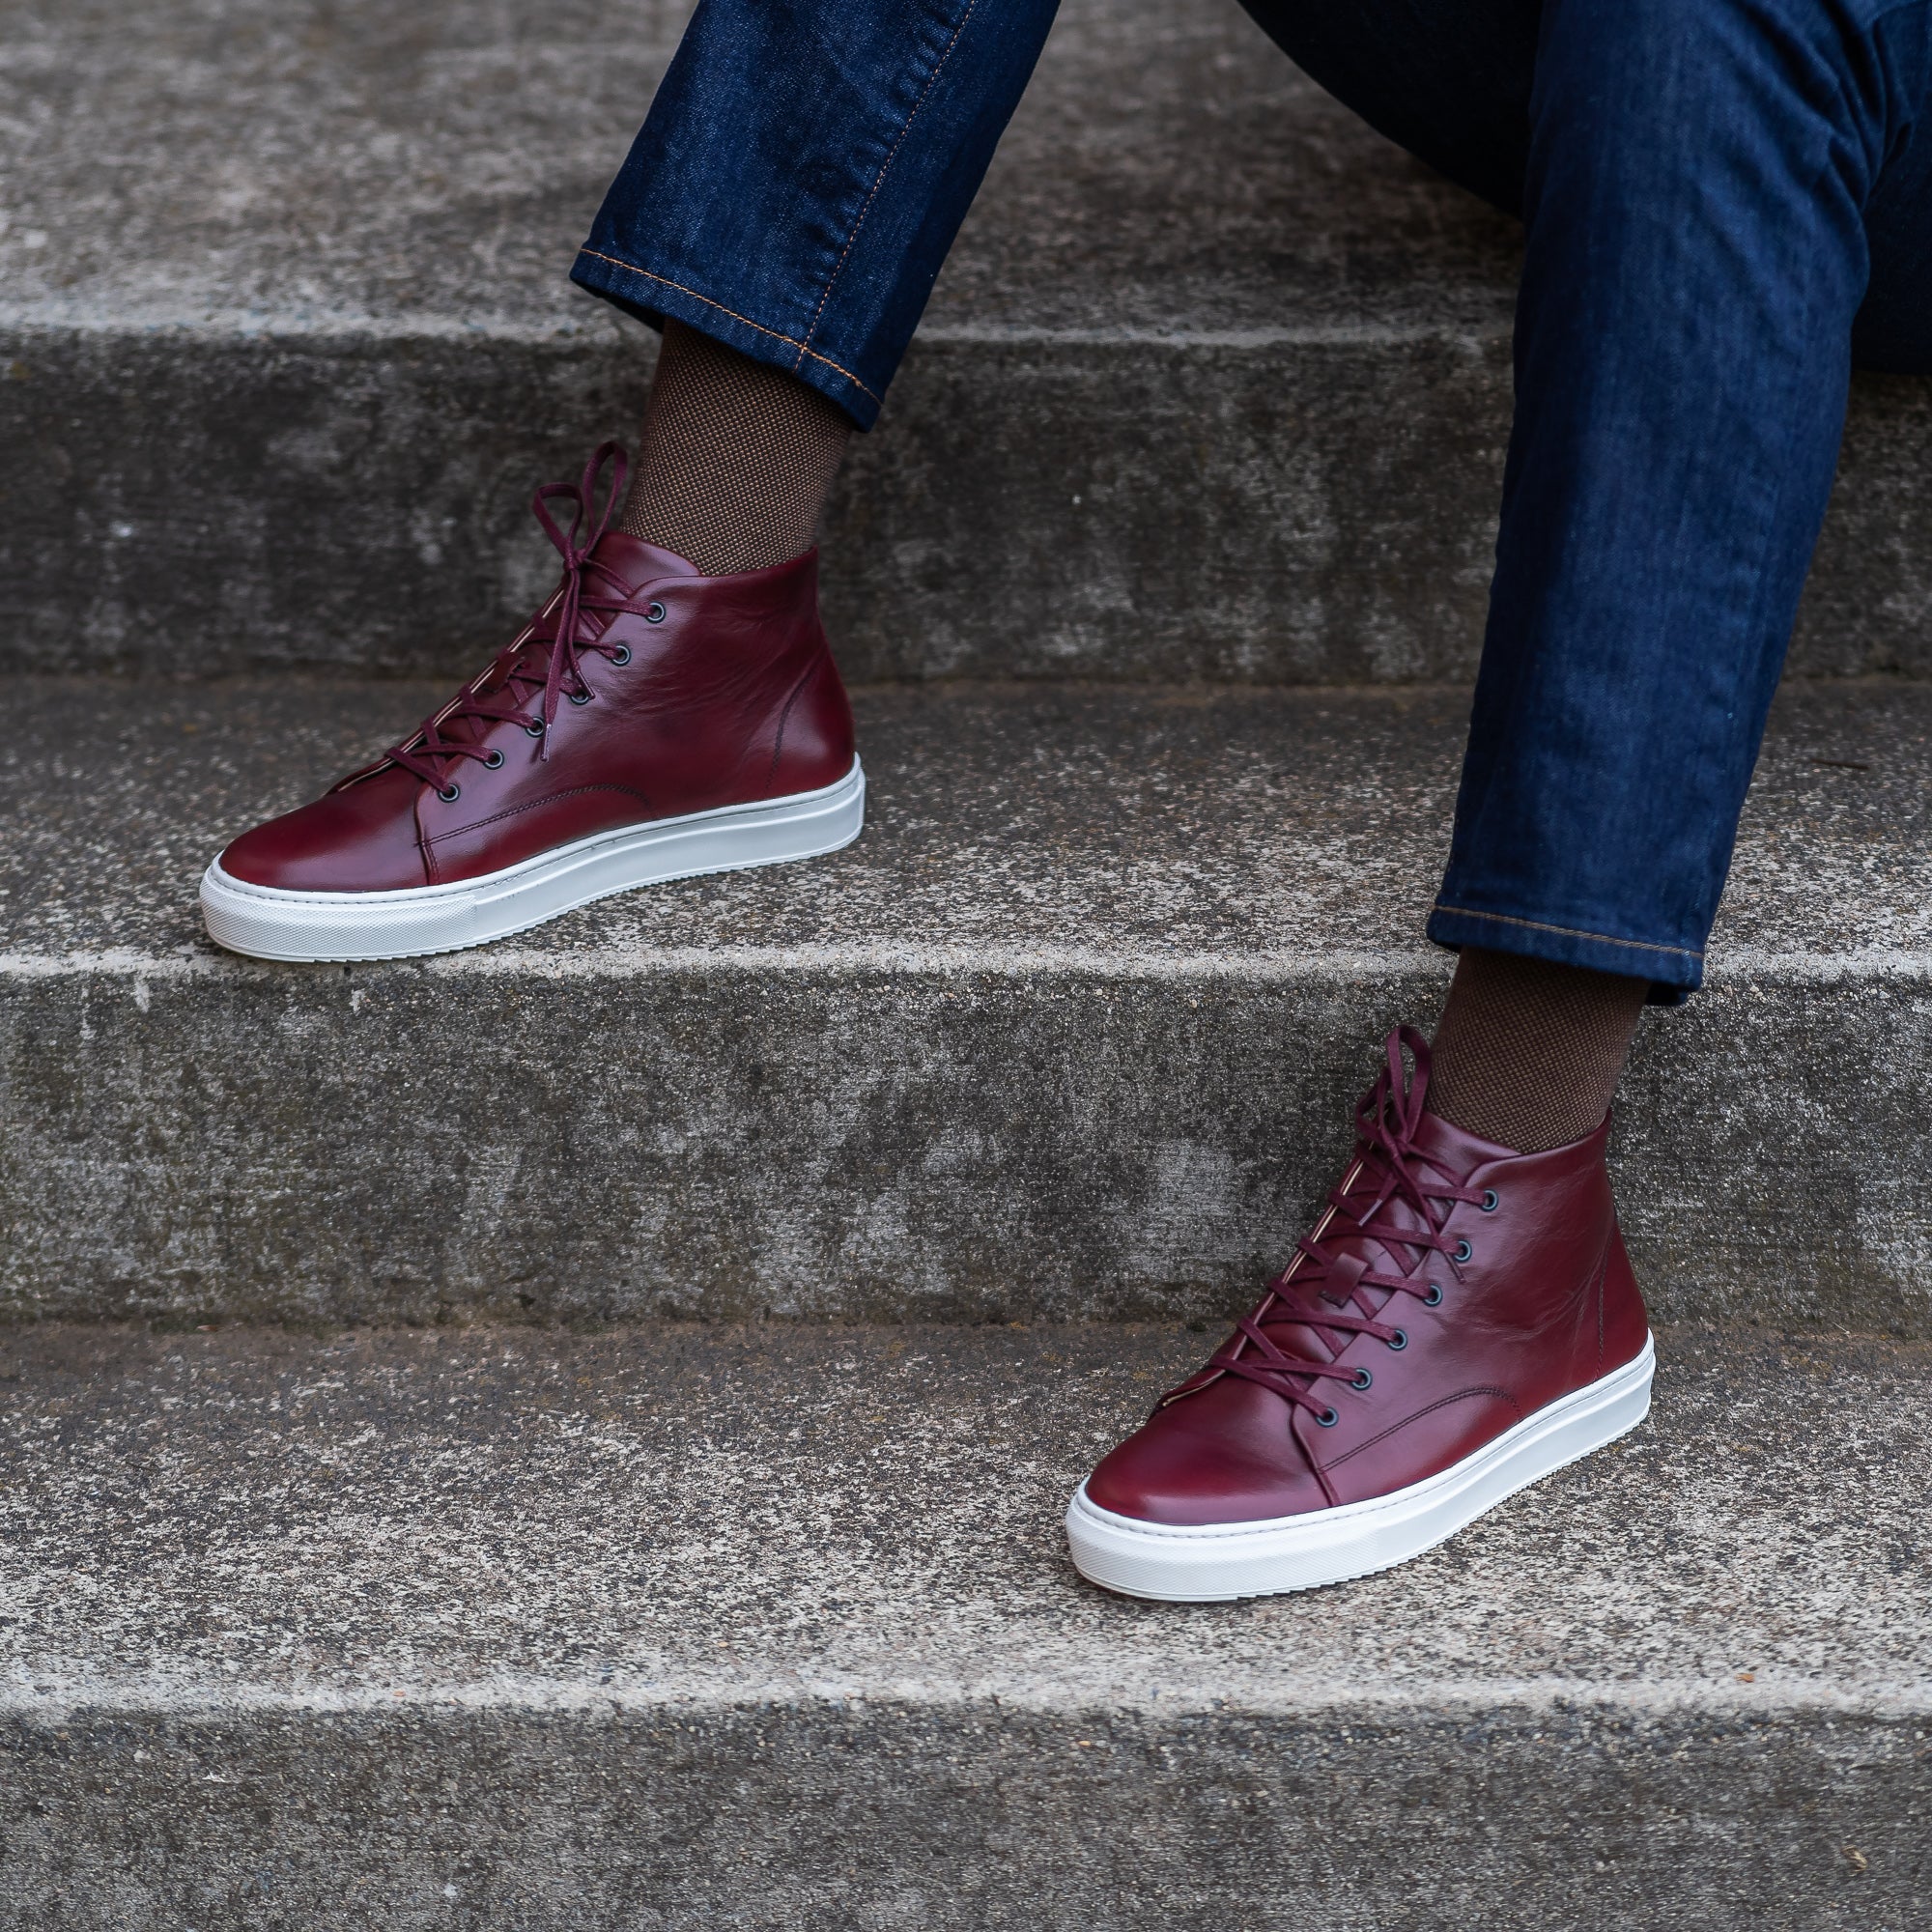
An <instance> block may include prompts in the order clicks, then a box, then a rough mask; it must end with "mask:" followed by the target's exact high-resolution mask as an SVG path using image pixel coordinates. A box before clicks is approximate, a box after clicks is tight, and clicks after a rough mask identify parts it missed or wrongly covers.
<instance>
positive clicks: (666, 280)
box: [577, 248, 880, 403]
mask: <svg viewBox="0 0 1932 1932" xmlns="http://www.w3.org/2000/svg"><path fill="white" fill-rule="evenodd" d="M577 252H578V253H579V254H580V255H588V256H589V257H590V259H591V260H592V261H593V262H609V263H610V264H611V267H612V268H613V269H622V270H624V271H625V272H626V273H627V274H632V275H641V276H643V278H644V280H645V281H647V282H657V283H659V284H660V285H661V286H663V287H665V288H668V289H675V290H676V291H677V292H678V294H679V295H681V296H689V297H690V298H692V300H693V301H701V302H702V303H703V304H704V306H705V307H706V308H715V309H716V310H717V311H718V313H719V314H720V315H728V316H729V317H730V318H731V320H732V321H733V322H742V323H743V324H744V325H745V327H747V328H755V329H756V330H757V331H758V333H759V334H760V335H769V336H770V337H771V338H772V340H773V341H774V342H782V343H783V344H785V346H786V347H787V348H790V349H796V350H797V351H798V352H799V355H801V357H803V356H806V355H810V357H811V359H812V360H813V361H814V362H823V363H824V364H825V366H826V367H827V368H828V369H834V370H837V371H838V374H839V375H841V376H843V377H844V378H845V380H846V381H847V382H848V383H850V384H852V386H853V387H854V388H855V389H865V390H866V394H867V395H868V396H871V398H872V400H873V402H875V403H876V402H878V401H879V400H880V399H879V397H878V396H876V395H874V394H873V392H872V391H871V390H870V389H867V388H866V385H865V384H864V383H862V382H860V380H859V379H858V377H856V376H855V375H853V373H852V372H851V370H849V369H847V368H845V367H843V366H842V365H841V364H839V363H837V362H835V361H833V359H832V357H831V356H829V355H820V354H819V353H818V351H817V350H815V349H808V348H807V347H806V346H805V344H804V343H802V342H801V341H800V340H799V339H798V337H797V336H795V335H784V334H781V332H780V331H779V330H778V329H776V328H767V327H765V325H764V324H763V323H762V322H753V320H752V318H751V317H750V316H749V315H740V314H739V313H738V311H737V310H736V309H735V308H726V307H725V304H724V303H723V302H721V301H713V300H712V299H711V298H710V297H709V296H701V295H699V294H698V293H697V291H696V289H688V288H686V287H685V285H684V284H683V283H682V282H674V281H672V280H671V278H670V277H669V276H668V275H654V274H652V273H651V271H650V270H648V269H640V268H639V267H638V265H637V264H636V263H635V262H625V261H621V260H619V258H618V257H617V256H615V255H604V254H600V253H599V252H598V251H597V250H596V249H595V248H580V249H579V250H578V251H577ZM819 306H820V307H821V308H822V307H823V306H824V304H823V303H822V302H821V303H820V304H819ZM813 321H814V323H815V322H816V318H815V317H814V318H813Z"/></svg>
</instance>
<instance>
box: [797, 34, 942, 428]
mask: <svg viewBox="0 0 1932 1932" xmlns="http://www.w3.org/2000/svg"><path fill="white" fill-rule="evenodd" d="M979 4H980V0H967V6H966V11H965V13H963V14H960V16H959V24H958V25H957V26H956V27H954V28H953V30H952V39H951V40H950V41H948V42H947V43H946V44H945V46H944V47H942V48H941V49H940V54H939V58H938V59H937V60H936V61H934V62H933V64H932V71H931V72H930V73H929V74H927V75H926V77H925V85H924V87H923V88H922V89H921V90H920V96H919V99H917V100H915V101H914V102H913V104H912V112H911V113H910V114H908V115H907V116H906V118H905V125H904V126H903V127H901V128H900V129H899V136H898V139H897V140H896V141H895V142H894V143H893V147H892V152H891V153H890V154H889V155H888V156H886V158H885V159H884V160H883V161H881V162H880V163H879V172H878V173H877V174H876V175H874V176H873V177H872V191H871V192H870V193H869V194H868V195H867V197H866V205H865V207H863V208H862V209H860V211H859V216H858V219H857V220H856V221H854V222H853V224H852V232H851V233H850V234H849V235H847V236H846V238H845V246H844V247H843V249H841V250H840V251H839V256H838V261H837V262H835V263H834V264H833V267H832V273H831V275H830V276H828V277H827V279H826V283H825V292H824V294H822V295H821V296H820V297H819V298H818V306H817V308H815V309H814V310H813V311H812V315H811V327H810V328H808V329H807V330H806V331H805V340H806V342H810V340H811V338H812V337H813V336H814V335H816V334H817V333H818V323H819V318H820V317H821V316H823V315H824V313H825V304H826V303H827V302H829V301H830V300H831V299H832V291H833V288H834V287H835V285H836V284H837V283H838V277H839V276H840V275H841V274H842V273H843V272H844V270H845V258H846V256H848V255H850V254H851V252H852V244H853V243H854V242H855V241H858V239H859V231H860V229H862V228H863V227H865V225H866V217H867V215H868V214H869V213H871V212H872V204H873V202H875V201H876V200H877V199H878V198H879V190H880V188H882V187H883V186H884V185H885V183H886V177H887V175H889V174H890V173H891V172H892V167H893V163H894V162H895V160H897V158H898V153H899V150H900V149H901V148H902V147H904V146H905V137H906V136H907V135H908V134H909V133H911V132H912V124H913V123H914V122H915V121H917V120H918V119H919V110H920V109H921V108H922V107H923V106H924V105H925V98H926V96H927V95H928V94H930V93H931V92H932V90H933V88H934V87H935V86H936V85H937V84H938V81H939V71H940V69H941V68H943V67H944V66H945V65H946V63H947V62H948V61H949V60H950V59H951V58H952V49H953V48H954V47H956V46H957V45H958V44H959V36H960V35H961V34H963V33H964V32H965V31H966V23H967V21H969V20H970V19H971V18H972V17H973V9H974V8H975V7H977V6H978V5H979ZM799 347H800V350H801V351H802V353H803V354H805V355H811V354H812V353H813V352H812V351H811V350H810V349H806V348H805V345H804V343H801V344H800V345H799ZM870 393H871V391H870V390H867V394H868V395H869V394H870Z"/></svg>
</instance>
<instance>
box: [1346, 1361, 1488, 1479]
mask: <svg viewBox="0 0 1932 1932" xmlns="http://www.w3.org/2000/svg"><path fill="white" fill-rule="evenodd" d="M1472 1395H1492V1396H1495V1397H1497V1398H1498V1399H1499V1400H1501V1401H1503V1402H1506V1403H1508V1404H1509V1406H1511V1407H1512V1408H1513V1409H1515V1410H1516V1419H1517V1421H1518V1422H1520V1421H1521V1420H1522V1404H1521V1403H1520V1402H1518V1401H1517V1399H1516V1397H1515V1396H1513V1395H1511V1394H1510V1392H1509V1390H1508V1389H1504V1388H1492V1387H1491V1386H1489V1385H1488V1384H1487V1383H1486V1384H1484V1385H1483V1386H1481V1387H1479V1388H1465V1389H1458V1390H1457V1391H1456V1393H1455V1394H1454V1395H1439V1396H1437V1397H1436V1398H1435V1401H1434V1402H1432V1403H1431V1404H1430V1405H1429V1406H1428V1407H1427V1408H1418V1409H1417V1410H1416V1411H1415V1412H1414V1413H1413V1414H1412V1415H1405V1416H1404V1417H1403V1419H1402V1420H1401V1421H1400V1422H1391V1423H1390V1424H1389V1426H1388V1427H1387V1428H1386V1429H1384V1430H1382V1431H1381V1432H1380V1433H1379V1434H1378V1435H1371V1436H1370V1437H1369V1439H1368V1440H1367V1441H1366V1442H1357V1443H1356V1444H1355V1446H1354V1447H1353V1448H1352V1449H1349V1450H1345V1451H1344V1452H1343V1453H1342V1454H1341V1455H1339V1456H1337V1457H1336V1458H1335V1460H1334V1461H1333V1462H1332V1463H1322V1465H1321V1466H1322V1467H1323V1468H1324V1469H1339V1468H1340V1467H1341V1466H1342V1464H1343V1463H1346V1462H1347V1461H1348V1460H1349V1458H1350V1456H1359V1455H1360V1454H1361V1453H1362V1451H1363V1450H1364V1449H1373V1448H1374V1447H1375V1446H1376V1444H1377V1443H1378V1442H1381V1441H1384V1440H1386V1439H1387V1438H1388V1437H1389V1436H1391V1435H1394V1434H1395V1433H1396V1432H1397V1431H1398V1430H1400V1429H1406V1428H1407V1427H1408V1425H1409V1424H1410V1423H1411V1422H1420V1421H1421V1420H1422V1418H1423V1417H1424V1416H1425V1415H1434V1414H1435V1411H1436V1410H1437V1409H1438V1408H1447V1407H1448V1406H1449V1405H1450V1404H1451V1403H1452V1402H1466V1401H1467V1400H1468V1398H1469V1397H1470V1396H1472ZM1471 1453H1472V1454H1473V1453H1474V1452H1473V1451H1472V1452H1471ZM1404 1487H1405V1488H1406V1485H1405V1486H1404Z"/></svg>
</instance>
